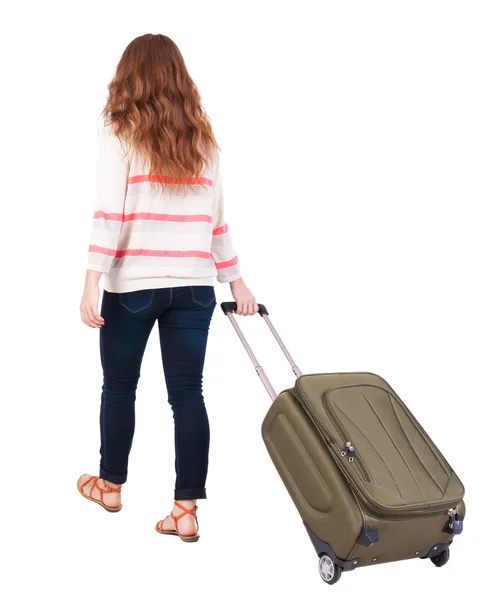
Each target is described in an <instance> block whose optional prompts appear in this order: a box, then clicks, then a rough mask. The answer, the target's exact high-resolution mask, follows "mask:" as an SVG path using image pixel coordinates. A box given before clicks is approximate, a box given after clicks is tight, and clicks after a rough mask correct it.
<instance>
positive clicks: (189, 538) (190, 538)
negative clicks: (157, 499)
mask: <svg viewBox="0 0 484 600" xmlns="http://www.w3.org/2000/svg"><path fill="white" fill-rule="evenodd" d="M175 505H176V506H178V508H181V510H182V511H183V512H182V513H180V514H179V515H176V516H175V515H174V514H173V511H172V512H171V513H170V514H169V515H168V516H170V517H171V518H172V519H173V524H174V525H175V529H163V523H164V522H165V521H166V519H168V517H165V518H164V519H161V521H158V523H157V524H156V525H155V529H156V531H157V532H158V533H164V534H165V535H177V536H178V537H179V538H180V539H181V540H182V542H198V540H199V539H200V536H199V535H198V519H197V508H198V506H194V507H193V508H185V507H184V506H182V505H181V504H180V503H179V502H177V501H176V500H175ZM186 515H193V516H194V517H195V523H196V524H197V533H194V534H193V535H182V534H181V533H179V532H178V521H179V520H180V519H182V518H183V517H184V516H186Z"/></svg>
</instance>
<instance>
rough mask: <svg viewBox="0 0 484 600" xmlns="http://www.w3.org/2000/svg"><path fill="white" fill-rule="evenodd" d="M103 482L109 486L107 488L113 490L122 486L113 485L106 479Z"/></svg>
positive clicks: (119, 484) (118, 484) (120, 484)
mask: <svg viewBox="0 0 484 600" xmlns="http://www.w3.org/2000/svg"><path fill="white" fill-rule="evenodd" d="M103 481H104V483H105V484H106V485H109V487H112V488H114V489H117V488H121V486H122V485H123V484H122V483H113V482H112V481H108V480H107V479H103Z"/></svg>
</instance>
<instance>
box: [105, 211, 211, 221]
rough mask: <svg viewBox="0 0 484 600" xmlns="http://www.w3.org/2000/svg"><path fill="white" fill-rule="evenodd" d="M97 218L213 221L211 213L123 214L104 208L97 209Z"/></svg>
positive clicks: (112, 219) (109, 219) (111, 219)
mask: <svg viewBox="0 0 484 600" xmlns="http://www.w3.org/2000/svg"><path fill="white" fill-rule="evenodd" d="M94 218H95V219H105V220H106V221H122V222H123V223H126V222H128V221H171V222H173V223H211V222H212V217H211V216H210V215H165V214H163V213H147V212H139V213H130V214H129V215H123V214H122V213H105V212H103V211H102V210H97V211H96V212H95V213H94Z"/></svg>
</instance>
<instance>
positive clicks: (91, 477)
mask: <svg viewBox="0 0 484 600" xmlns="http://www.w3.org/2000/svg"><path fill="white" fill-rule="evenodd" d="M93 479H97V476H96V475H91V476H90V477H89V478H88V479H86V481H85V482H84V483H83V484H82V485H81V490H82V491H84V486H86V485H87V484H88V483H89V482H90V481H92V480H93ZM93 487H94V486H93V485H92V486H91V489H90V490H89V498H92V488H93Z"/></svg>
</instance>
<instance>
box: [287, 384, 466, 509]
mask: <svg viewBox="0 0 484 600" xmlns="http://www.w3.org/2000/svg"><path fill="white" fill-rule="evenodd" d="M338 387H347V386H337V387H334V388H330V389H328V390H326V392H325V393H324V395H323V403H324V404H325V407H326V406H327V403H328V401H327V399H325V398H326V394H328V393H329V392H331V391H333V390H335V389H338ZM295 388H296V389H297V391H298V398H299V399H300V400H301V401H302V404H303V406H304V408H305V409H306V412H308V414H309V416H310V417H311V418H312V420H313V422H314V424H315V425H316V426H317V427H318V428H319V430H320V431H321V432H322V433H323V434H324V436H325V438H326V440H328V439H330V440H331V437H332V436H331V433H330V431H328V429H327V427H326V425H325V424H324V422H323V421H322V419H321V417H320V416H319V415H318V413H317V412H316V410H315V408H314V407H313V406H312V404H311V402H310V401H309V400H308V398H307V396H306V394H305V393H304V391H303V390H302V388H301V385H300V384H299V379H298V380H296V385H295ZM330 410H332V409H330ZM327 412H328V416H329V417H330V418H331V422H332V423H333V424H334V425H335V428H336V429H337V431H338V433H339V434H340V435H341V433H342V431H341V430H342V427H341V425H340V424H339V423H338V425H336V424H335V423H334V421H333V418H332V417H331V414H330V411H327ZM418 429H419V430H421V428H420V427H419V428H418ZM343 431H344V430H343ZM425 437H426V438H427V436H425ZM342 439H343V440H344V439H347V435H346V433H344V435H343V436H342ZM333 444H334V445H333ZM333 444H331V443H329V444H328V448H329V450H330V452H331V453H332V454H333V456H334V457H335V461H336V463H337V464H338V465H340V466H341V467H342V471H343V474H344V475H345V476H346V477H347V479H348V482H349V484H350V487H351V489H352V490H353V491H354V492H355V493H356V495H357V496H358V498H359V499H360V500H361V501H362V502H363V503H364V504H365V505H366V506H367V507H368V508H369V509H370V512H371V513H372V514H374V515H375V516H376V517H380V518H396V519H413V518H415V517H418V516H426V515H438V514H448V511H449V510H450V509H453V508H454V507H455V504H454V502H453V501H452V502H449V501H448V500H447V501H444V502H434V503H433V504H432V506H431V507H430V508H429V507H424V506H422V504H415V505H407V506H406V507H405V511H404V512H403V511H401V510H400V511H399V508H398V507H394V506H387V505H384V504H380V503H378V502H376V501H374V500H373V498H372V497H371V495H369V494H368V491H367V490H366V487H365V486H364V484H363V483H362V480H361V479H360V478H359V477H358V476H357V475H356V473H355V472H354V470H353V469H352V468H351V467H350V464H349V462H347V461H345V460H341V459H342V458H343V457H342V455H341V454H342V450H339V451H338V445H337V444H336V443H335V442H333ZM350 445H351V444H350ZM335 448H336V450H335ZM439 454H440V453H439ZM353 464H354V462H353ZM357 464H358V465H359V466H360V467H361V463H360V462H358V463H357ZM364 470H366V471H367V469H366V468H365V469H364ZM367 481H369V482H371V480H370V479H368V480H367Z"/></svg>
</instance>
